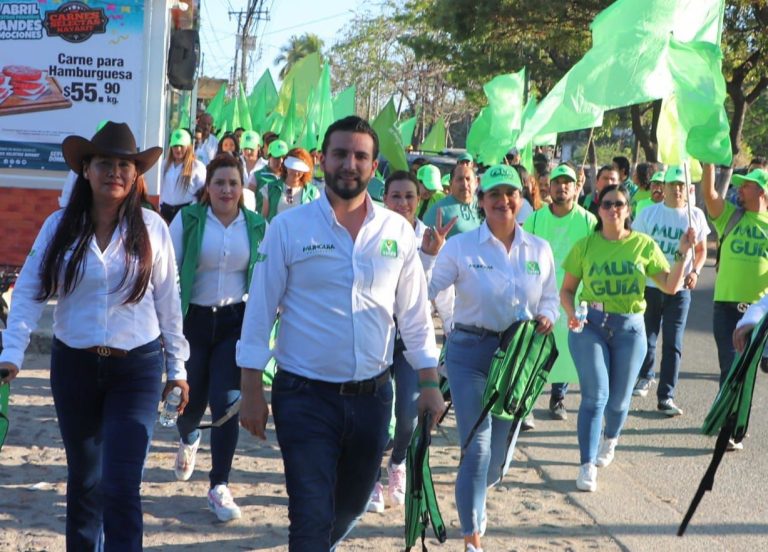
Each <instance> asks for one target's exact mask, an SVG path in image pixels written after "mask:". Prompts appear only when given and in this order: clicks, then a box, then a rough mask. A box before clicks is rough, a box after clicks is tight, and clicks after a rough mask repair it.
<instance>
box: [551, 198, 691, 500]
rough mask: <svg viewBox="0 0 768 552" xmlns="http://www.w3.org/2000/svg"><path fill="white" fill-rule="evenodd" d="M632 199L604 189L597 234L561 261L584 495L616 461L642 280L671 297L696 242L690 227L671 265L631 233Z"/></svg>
mask: <svg viewBox="0 0 768 552" xmlns="http://www.w3.org/2000/svg"><path fill="white" fill-rule="evenodd" d="M629 202H630V195H629V192H628V191H627V189H626V188H625V187H624V186H617V185H614V184H612V185H608V186H606V187H605V188H603V189H602V190H601V191H600V194H599V195H598V201H597V205H598V206H599V209H600V211H599V214H600V216H599V218H598V220H597V226H596V227H595V231H594V233H592V234H590V235H589V236H587V237H585V238H582V239H581V240H579V241H577V242H576V243H575V244H574V246H573V248H572V249H571V251H570V253H568V256H567V257H566V259H565V262H563V268H564V269H565V277H564V279H563V285H562V287H561V289H560V303H561V304H562V306H563V310H564V311H565V313H566V314H567V315H568V327H569V328H570V329H571V330H576V331H575V332H574V331H571V332H569V334H568V347H569V349H570V350H571V356H572V357H573V362H574V364H575V365H576V372H577V373H578V375H579V386H580V389H581V404H580V405H579V417H578V421H577V423H576V431H577V436H578V440H579V452H580V455H581V461H580V465H581V468H580V470H579V476H578V478H577V479H576V487H577V488H578V489H579V490H581V491H587V492H593V491H595V490H597V467H604V466H607V465H609V464H610V463H611V462H612V461H613V458H614V454H615V450H616V444H617V443H618V440H619V433H621V428H622V427H623V426H624V422H625V420H626V419H627V412H628V411H629V403H630V399H631V398H632V388H633V386H634V384H635V380H636V379H637V374H638V373H639V372H640V367H641V366H642V363H643V359H644V358H645V352H646V348H647V343H646V337H645V322H644V320H643V313H644V311H645V307H646V304H645V298H644V291H645V283H646V278H653V281H654V282H656V284H657V285H658V287H659V289H660V290H661V291H663V292H664V293H668V294H674V293H676V292H677V291H678V289H680V286H681V285H682V283H683V276H684V270H683V269H684V267H685V262H684V260H685V257H686V255H687V254H688V251H689V250H690V249H691V248H692V247H693V244H694V242H695V234H694V231H693V229H690V228H689V229H688V231H687V232H686V233H685V234H684V235H683V237H682V238H681V239H680V245H679V250H678V252H677V253H676V254H675V264H674V265H673V266H672V267H671V268H670V266H669V263H668V262H667V259H666V258H665V257H664V253H663V252H662V251H661V249H660V248H659V246H658V244H657V243H656V242H655V241H653V239H652V238H651V237H650V236H648V235H646V234H643V233H641V232H637V231H633V230H631V227H630V222H631V218H630V216H629V213H630V205H629ZM582 281H583V283H584V285H583V287H582V289H581V292H580V299H579V301H584V302H586V303H587V304H588V313H587V319H586V322H585V323H582V322H581V321H579V320H578V319H577V318H576V314H575V312H576V304H577V301H576V291H577V290H578V289H579V285H580V284H581V283H582ZM603 417H605V429H604V430H603ZM601 434H602V437H601Z"/></svg>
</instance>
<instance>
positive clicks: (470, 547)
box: [464, 543, 483, 552]
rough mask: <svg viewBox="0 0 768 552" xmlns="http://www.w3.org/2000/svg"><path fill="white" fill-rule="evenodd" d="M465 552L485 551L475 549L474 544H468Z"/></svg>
mask: <svg viewBox="0 0 768 552" xmlns="http://www.w3.org/2000/svg"><path fill="white" fill-rule="evenodd" d="M464 552H483V549H482V548H475V545H474V544H471V543H467V547H466V548H465V549H464Z"/></svg>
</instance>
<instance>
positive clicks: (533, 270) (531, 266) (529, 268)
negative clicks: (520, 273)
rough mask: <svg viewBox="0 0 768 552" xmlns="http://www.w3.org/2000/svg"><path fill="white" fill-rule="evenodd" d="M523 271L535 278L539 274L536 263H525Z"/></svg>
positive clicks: (539, 270)
mask: <svg viewBox="0 0 768 552" xmlns="http://www.w3.org/2000/svg"><path fill="white" fill-rule="evenodd" d="M525 271H526V272H527V273H528V274H534V275H536V276H539V275H540V274H541V269H540V268H539V263H537V262H536V261H527V262H526V263H525Z"/></svg>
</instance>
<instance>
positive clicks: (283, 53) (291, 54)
mask: <svg viewBox="0 0 768 552" xmlns="http://www.w3.org/2000/svg"><path fill="white" fill-rule="evenodd" d="M323 46H324V43H323V40H322V39H321V38H320V37H319V36H317V35H316V34H314V33H304V34H303V35H301V36H292V37H291V39H290V40H289V41H288V44H285V45H283V46H282V47H281V48H280V54H279V55H278V56H277V57H276V58H275V61H274V64H275V65H280V64H283V67H282V68H281V69H280V78H281V79H283V78H285V76H286V75H287V74H288V72H289V71H290V70H291V67H293V64H294V63H296V62H297V61H299V60H300V59H301V58H303V57H306V56H308V55H309V54H313V53H315V52H317V53H319V54H320V55H321V58H322V51H323Z"/></svg>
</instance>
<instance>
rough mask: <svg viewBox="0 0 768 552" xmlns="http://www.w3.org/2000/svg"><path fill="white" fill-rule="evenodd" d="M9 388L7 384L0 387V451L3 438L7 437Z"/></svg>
mask: <svg viewBox="0 0 768 552" xmlns="http://www.w3.org/2000/svg"><path fill="white" fill-rule="evenodd" d="M10 394H11V386H10V385H9V384H7V383H4V384H2V385H0V451H2V450H3V443H5V436H6V435H8V397H9V396H10Z"/></svg>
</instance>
